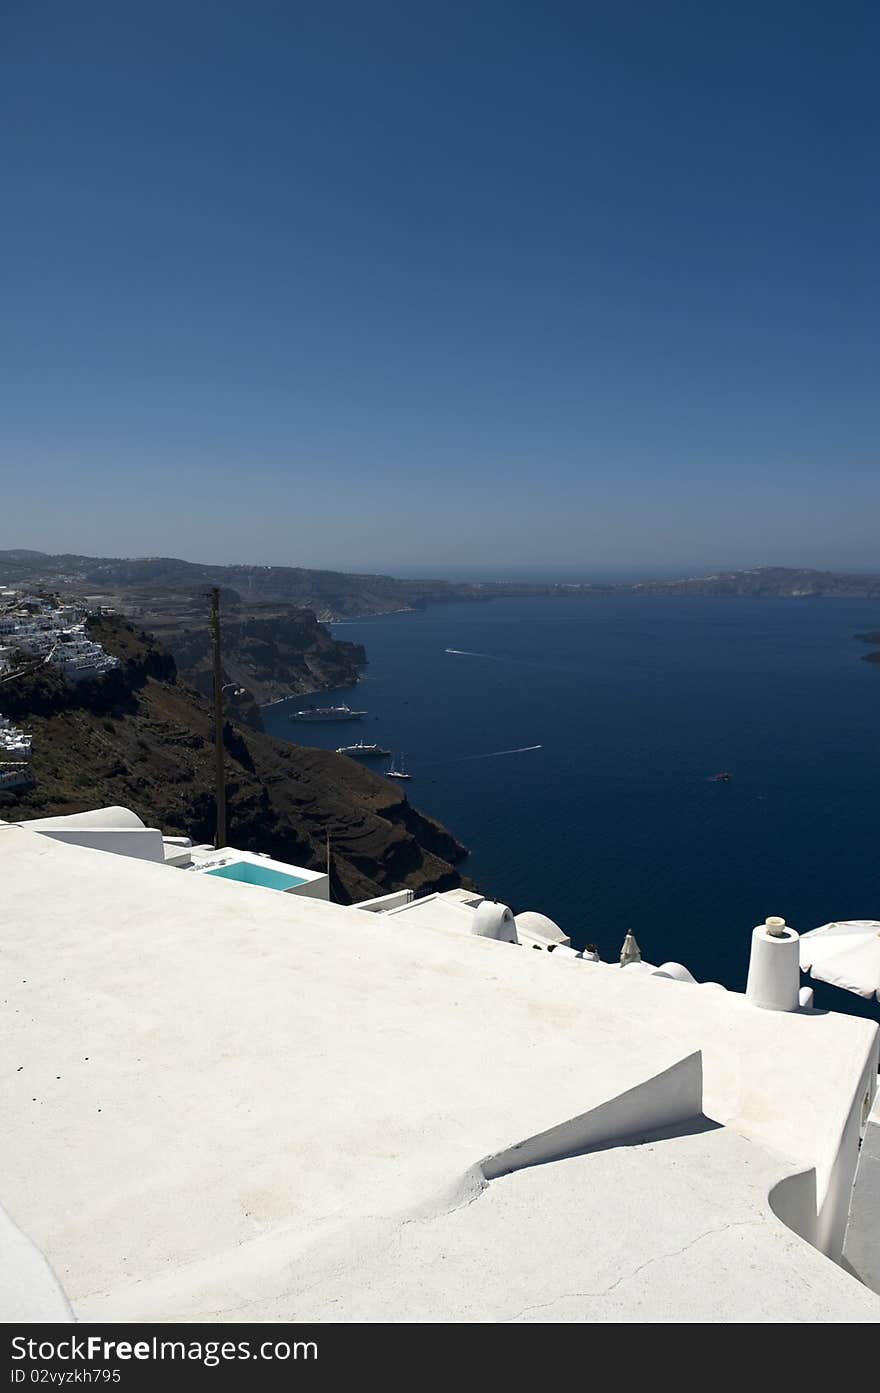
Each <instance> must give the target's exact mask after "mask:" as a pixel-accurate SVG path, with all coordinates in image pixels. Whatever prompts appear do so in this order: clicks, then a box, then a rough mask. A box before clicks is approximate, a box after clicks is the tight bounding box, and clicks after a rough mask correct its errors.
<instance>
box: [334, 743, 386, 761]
mask: <svg viewBox="0 0 880 1393" xmlns="http://www.w3.org/2000/svg"><path fill="white" fill-rule="evenodd" d="M336 753H337V754H338V755H353V756H355V757H357V756H358V755H362V756H364V758H370V757H372V756H374V755H378V756H382V755H390V753H391V751H390V750H384V749H383V748H382V746H381V745H375V744H374V745H367V744H366V743H365V741H363V740H358V741H357V742H356V743H355V744H354V745H340V746H339V747H338V749H337V751H336Z"/></svg>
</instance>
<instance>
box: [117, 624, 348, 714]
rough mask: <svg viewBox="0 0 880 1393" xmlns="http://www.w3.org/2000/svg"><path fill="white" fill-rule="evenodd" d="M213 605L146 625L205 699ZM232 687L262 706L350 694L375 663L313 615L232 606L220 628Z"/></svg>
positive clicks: (210, 681) (208, 691) (209, 678)
mask: <svg viewBox="0 0 880 1393" xmlns="http://www.w3.org/2000/svg"><path fill="white" fill-rule="evenodd" d="M205 609H206V606H205V602H204V599H202V600H201V604H200V605H199V607H198V609H190V610H188V611H186V612H182V613H181V612H180V611H178V612H173V611H172V612H165V613H163V612H162V611H161V610H158V609H156V610H154V611H153V612H152V613H149V614H146V615H145V616H144V622H145V624H146V626H147V627H148V628H149V630H150V632H151V633H154V634H155V635H156V637H157V638H158V639H159V641H160V642H161V643H162V645H163V647H165V648H167V649H168V650H169V652H170V653H171V654H172V656H173V657H174V660H175V662H176V663H177V666H178V669H179V671H180V672H181V673H182V675H183V676H184V677H185V678H186V679H187V681H189V682H191V683H192V685H193V686H194V687H196V688H197V690H198V691H200V692H202V693H203V694H204V695H205V696H210V695H211V693H212V692H213V677H212V666H211V632H210V628H209V626H208V623H207V616H206V613H205ZM220 637H221V652H222V655H223V676H224V681H225V682H228V683H231V684H232V685H234V686H236V687H243V688H245V689H246V690H247V691H248V692H250V694H251V696H252V697H253V698H254V700H255V701H256V702H257V703H258V704H259V705H261V706H262V705H265V704H266V703H267V702H269V701H276V700H277V699H278V698H280V697H286V696H296V695H299V694H300V693H304V692H319V691H325V690H326V689H328V688H330V687H350V686H353V684H354V683H355V682H357V680H358V675H359V671H360V669H361V667H363V665H364V664H365V663H366V661H367V655H366V652H365V651H364V648H363V645H362V644H359V643H347V642H345V641H344V640H340V639H335V638H333V637H332V636H331V634H330V633H328V631H327V629H326V628H325V627H324V625H323V624H319V623H318V620H317V618H316V616H315V614H314V613H313V611H311V610H307V609H297V608H295V607H294V606H293V605H258V606H245V605H242V604H241V603H240V602H239V601H237V599H236V600H227V602H226V603H225V604H224V605H223V607H222V621H221V625H220Z"/></svg>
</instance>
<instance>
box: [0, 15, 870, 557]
mask: <svg viewBox="0 0 880 1393" xmlns="http://www.w3.org/2000/svg"><path fill="white" fill-rule="evenodd" d="M877 13H878V12H877V10H876V7H873V6H871V5H868V4H864V5H863V4H858V3H847V2H846V0H844V3H839V4H832V3H824V4H810V3H799V4H786V3H766V2H765V3H762V4H751V3H748V2H746V3H738V4H736V5H713V4H708V5H707V4H704V3H675V0H669V3H666V0H651V3H639V2H638V0H614V2H613V3H596V4H592V3H589V0H582V3H580V4H571V5H570V4H566V3H559V2H558V0H545V2H544V3H541V4H538V3H530V4H518V3H516V0H505V3H501V4H496V3H495V2H494V0H484V2H483V3H481V2H480V0H474V2H473V3H470V4H456V3H451V4H450V3H443V4H440V3H434V4H421V3H419V0H409V3H393V4H392V3H381V2H380V3H371V0H360V2H359V3H337V0H321V2H320V3H312V0H303V2H302V3H295V0H288V2H287V3H282V2H281V0H278V3H270V2H269V0H250V2H249V3H248V4H246V5H243V4H240V3H235V4H232V3H227V2H226V0H212V3H210V4H209V3H207V0H203V2H202V3H200V4H193V3H190V2H189V0H175V2H174V3H173V4H172V3H166V0H151V3H150V4H149V5H145V4H143V3H141V0H138V3H137V4H134V3H129V0H108V2H107V3H95V0H79V3H78V4H76V5H71V4H69V3H67V0H64V3H59V0H46V3H44V4H42V5H40V6H35V5H29V4H26V3H24V0H6V3H5V5H4V6H3V8H2V11H0V128H2V130H3V131H4V133H5V134H4V138H3V144H2V162H3V180H2V187H3V191H4V205H5V207H4V213H3V217H2V220H0V248H2V261H0V265H2V278H3V286H2V304H3V314H2V320H0V322H2V336H0V383H2V387H0V391H2V398H3V404H2V413H0V451H2V453H0V469H2V475H3V494H2V499H3V502H2V505H0V546H32V547H38V548H43V549H46V550H52V551H55V550H73V551H85V552H92V553H101V554H106V553H111V554H125V555H128V554H166V555H168V554H171V555H183V556H187V557H190V558H193V559H201V560H215V561H252V562H265V563H278V564H294V565H295V564H302V565H325V566H330V567H339V568H343V569H344V568H358V569H376V570H386V571H392V572H393V571H399V572H404V571H407V570H409V571H415V570H433V571H435V572H437V573H438V574H439V573H442V572H443V571H444V570H449V571H452V570H453V569H454V570H455V571H456V572H457V573H460V572H461V571H467V570H468V569H473V570H474V571H475V572H476V571H477V569H479V570H480V571H485V570H487V569H492V568H493V567H497V568H498V569H503V570H505V571H506V572H511V571H513V570H516V569H522V570H524V571H525V570H528V569H530V568H534V569H536V570H539V571H543V572H546V573H552V572H553V571H554V570H556V569H558V570H560V571H562V570H563V569H564V570H566V571H570V570H571V569H572V568H574V569H576V570H583V571H584V572H585V573H590V572H600V573H601V572H611V571H614V570H618V569H619V570H623V571H627V572H630V573H633V572H636V573H638V572H644V573H650V572H659V571H661V570H662V571H664V572H665V571H669V570H678V569H692V568H700V567H704V566H706V567H714V566H716V565H739V564H743V565H751V564H762V563H766V564H817V565H831V566H846V565H849V566H852V567H853V569H866V568H871V567H875V568H876V569H880V558H877V557H876V551H875V544H874V538H875V534H876V516H877V507H878V503H880V468H878V458H877V454H878V445H877V442H878V426H880V419H878V418H880V408H878V401H880V394H878V389H877V369H878V323H880V314H878V310H880V304H878V301H880V289H878V287H880V280H878V264H877V248H878V246H880V216H878V215H880V192H878V190H880V180H878V125H880V122H878V97H877V94H876V69H877V61H878V39H880V22H878V19H877Z"/></svg>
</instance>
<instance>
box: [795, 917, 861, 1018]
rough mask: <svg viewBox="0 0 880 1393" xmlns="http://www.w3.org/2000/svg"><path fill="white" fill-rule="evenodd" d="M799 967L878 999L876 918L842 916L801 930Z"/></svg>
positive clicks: (833, 983) (857, 992) (811, 973)
mask: <svg viewBox="0 0 880 1393" xmlns="http://www.w3.org/2000/svg"><path fill="white" fill-rule="evenodd" d="M800 955H801V971H802V972H809V974H810V976H811V977H815V978H817V979H818V980H819V981H820V982H828V983H830V985H831V986H832V987H843V989H844V991H847V992H855V993H856V995H857V996H864V997H868V998H870V997H872V996H876V998H877V1000H878V1001H880V920H877V919H846V920H839V921H836V922H835V923H833V924H823V925H822V927H821V928H819V929H812V930H811V931H810V932H809V933H805V934H801V942H800Z"/></svg>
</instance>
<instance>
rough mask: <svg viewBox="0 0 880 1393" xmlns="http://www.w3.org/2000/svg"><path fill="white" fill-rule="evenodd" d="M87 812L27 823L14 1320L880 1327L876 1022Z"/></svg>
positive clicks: (483, 906)
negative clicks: (285, 878) (213, 865)
mask: <svg viewBox="0 0 880 1393" xmlns="http://www.w3.org/2000/svg"><path fill="white" fill-rule="evenodd" d="M122 814H124V810H122ZM132 816H133V815H131V814H128V818H129V819H130V818H132ZM86 817H87V818H88V817H91V818H92V819H95V820H94V821H92V822H89V821H85V822H83V823H81V824H80V825H79V833H78V837H76V836H70V835H68V836H66V837H65V836H61V835H59V834H60V833H63V832H64V831H65V829H64V828H63V827H62V826H61V825H59V824H58V823H55V824H54V825H50V826H45V825H44V826H43V827H42V828H39V827H36V828H35V827H34V826H31V827H26V826H12V825H9V826H0V879H2V885H3V892H4V913H3V915H2V916H0V938H2V944H0V946H2V951H3V955H4V959H5V961H6V963H7V964H8V970H7V981H8V990H6V995H7V997H8V1018H7V1019H8V1024H7V1027H6V1029H5V1031H4V1033H3V1037H2V1043H0V1053H2V1066H3V1067H2V1069H0V1079H2V1089H3V1097H2V1101H0V1107H2V1113H3V1117H4V1148H3V1155H2V1158H0V1204H2V1206H3V1207H4V1208H5V1210H6V1212H7V1215H8V1218H9V1221H10V1222H9V1223H7V1224H6V1225H5V1226H3V1225H0V1247H2V1248H4V1249H5V1254H6V1274H7V1275H6V1278H5V1283H4V1282H3V1279H0V1301H5V1310H6V1312H9V1311H12V1312H13V1313H14V1315H15V1318H16V1319H33V1320H41V1319H47V1318H49V1317H50V1316H51V1317H53V1318H54V1317H57V1315H58V1313H59V1303H60V1305H61V1306H63V1303H64V1301H65V1300H66V1301H67V1302H69V1304H70V1307H71V1310H72V1312H73V1314H74V1315H75V1316H76V1317H77V1318H78V1319H80V1320H87V1321H97V1322H101V1323H106V1322H112V1321H124V1320H138V1321H150V1320H154V1321H164V1320H175V1321H199V1320H223V1321H236V1320H241V1321H251V1320H253V1321H289V1320H297V1321H309V1320H318V1321H340V1320H341V1321H352V1322H360V1321H381V1322H398V1321H407V1322H410V1321H412V1322H422V1321H426V1322H427V1321H431V1322H436V1321H439V1322H445V1321H492V1322H494V1321H499V1322H500V1321H504V1322H514V1323H516V1322H519V1323H524V1322H558V1321H585V1322H603V1321H624V1322H632V1321H680V1322H688V1323H692V1322H701V1321H708V1322H752V1321H756V1322H776V1321H788V1322H802V1323H803V1322H808V1321H825V1322H839V1321H845V1322H876V1321H877V1320H878V1318H880V1296H878V1295H877V1294H876V1292H875V1291H873V1290H871V1289H870V1288H869V1286H867V1285H865V1284H864V1283H863V1282H860V1281H859V1280H858V1279H857V1277H856V1276H855V1275H853V1271H852V1270H847V1267H846V1266H845V1265H842V1264H843V1259H844V1251H845V1250H846V1253H847V1255H849V1254H850V1253H853V1254H855V1253H857V1252H860V1251H865V1250H867V1251H874V1252H876V1247H877V1236H878V1222H880V1213H878V1208H880V1206H878V1205H877V1204H876V1203H873V1202H871V1199H870V1187H867V1188H866V1186H865V1185H863V1184H861V1171H859V1176H858V1177H857V1178H856V1181H855V1192H854V1187H853V1182H854V1177H856V1168H857V1163H858V1158H859V1143H860V1138H861V1137H862V1135H865V1137H866V1142H865V1148H864V1149H865V1153H866V1154H868V1155H873V1154H874V1153H873V1150H872V1146H873V1142H872V1139H873V1140H876V1133H875V1132H874V1131H873V1130H872V1129H873V1128H875V1127H877V1126H880V1118H878V1120H877V1122H876V1123H874V1122H872V1121H870V1120H869V1118H870V1113H871V1107H872V1102H873V1099H874V1094H875V1090H876V1081H877V1067H878V1056H877V1049H878V1043H877V1037H878V1031H877V1027H876V1026H875V1025H873V1024H872V1023H871V1022H869V1021H867V1020H863V1019H859V1018H856V1017H850V1016H841V1015H837V1014H834V1013H821V1012H813V1011H810V1010H804V1009H802V1008H800V1007H798V1006H797V1005H795V1007H794V1009H791V1010H778V1009H773V1010H771V1009H762V1008H761V1007H759V1006H757V1005H755V1004H754V1001H752V1000H749V999H747V998H746V997H745V996H743V995H740V994H738V993H735V992H727V991H724V990H720V989H719V988H717V987H714V986H711V985H707V986H699V985H697V984H695V983H693V982H692V981H677V980H675V978H674V974H672V973H667V974H666V975H662V976H661V975H656V973H657V970H655V969H651V968H650V967H649V966H648V965H646V964H642V963H639V962H638V961H634V962H633V964H632V965H631V966H629V967H626V968H624V969H621V968H620V967H619V966H617V965H613V966H612V965H609V964H605V963H600V962H588V961H585V960H583V959H582V958H580V957H578V956H577V955H572V954H571V952H570V945H569V944H566V943H565V942H564V941H563V940H564V939H565V935H564V933H562V932H561V931H559V930H557V929H556V926H554V925H550V928H549V929H548V927H547V923H546V922H544V923H541V922H536V919H535V918H531V917H530V916H528V915H526V916H517V917H516V918H514V916H512V915H511V914H510V911H509V910H506V908H505V907H504V906H503V905H495V904H494V903H493V902H491V901H487V900H484V899H482V897H479V896H473V895H468V894H467V893H464V894H462V892H455V893H454V894H453V895H452V896H435V897H427V898H426V899H425V900H415V901H413V900H409V899H408V896H407V893H406V892H401V893H399V894H397V895H393V896H383V897H382V901H384V903H382V901H374V902H372V903H371V904H369V905H365V906H361V907H352V908H344V907H341V906H338V905H334V904H330V903H326V902H324V901H322V900H320V899H315V898H303V897H302V896H299V895H295V894H266V892H265V888H263V887H262V886H249V885H247V884H234V885H230V884H229V883H228V882H226V881H224V880H223V878H218V877H216V876H212V875H211V874H204V873H188V874H185V875H181V874H178V873H176V871H174V870H173V869H172V867H169V866H168V865H165V864H160V860H161V861H165V860H166V852H170V845H176V844H169V841H168V839H166V840H165V841H163V839H162V836H161V833H160V832H158V831H157V830H156V829H152V830H153V833H154V836H153V837H152V842H153V856H152V857H151V858H150V859H143V858H142V857H141V855H140V852H138V851H136V850H135V851H134V854H130V853H131V852H132V851H133V850H134V849H135V848H137V847H138V846H142V845H145V843H146V840H150V839H145V838H144V835H143V834H144V833H146V832H150V831H151V829H146V828H144V827H143V825H142V824H140V822H139V819H138V820H136V823H137V825H135V822H128V823H127V822H126V817H125V816H124V815H121V814H120V813H119V812H117V814H116V816H115V818H114V817H110V816H109V814H108V812H107V810H101V811H100V812H97V813H95V814H92V815H86ZM108 819H109V821H111V822H113V821H115V822H116V823H117V824H119V825H117V826H116V827H115V828H114V827H107V826H106V824H107V822H108ZM102 820H103V823H104V824H105V825H104V826H103V827H102V826H101V825H100V824H101V822H102ZM90 827H91V831H92V836H93V843H92V846H87V845H85V844H83V840H84V838H85V839H86V840H87V836H86V834H87V833H88V831H89V828H90ZM112 831H115V832H116V833H117V837H116V842H117V845H116V846H115V848H114V849H115V850H116V851H120V850H127V852H128V853H129V854H124V855H118V854H117V855H108V854H106V850H104V851H100V850H96V849H94V848H95V847H97V846H98V845H99V844H100V841H101V835H103V836H104V837H105V838H106V837H107V835H108V834H109V833H110V832H112ZM67 832H68V833H71V832H74V833H76V826H74V827H73V828H71V827H68V828H67ZM47 833H48V835H47ZM99 834H100V835H99ZM126 835H128V837H129V841H128V846H127V847H125V846H124V843H125V837H126ZM157 837H158V839H159V843H158V847H157V844H156V842H155V838H157ZM77 842H79V844H77ZM159 847H161V852H160V853H159V854H156V853H157V851H158V848H159ZM187 850H189V851H190V852H192V851H193V850H198V849H197V848H196V849H193V848H189V849H188V848H186V847H180V846H178V852H180V851H183V852H186V851H187ZM225 850H227V849H224V851H225ZM172 864H173V863H172ZM540 918H541V916H537V919H538V920H540ZM523 920H525V922H524V923H522V922H521V921H523ZM519 929H521V930H522V934H523V944H525V943H526V942H528V943H529V944H530V945H531V946H529V947H525V946H523V944H521V943H519V937H520V934H519V931H518V930H519ZM763 932H764V931H763V930H761V933H763ZM788 932H789V933H791V932H792V931H790V930H789V931H788ZM750 933H751V926H750V925H744V926H743V953H744V955H746V954H747V953H748V952H749V944H750ZM557 935H558V936H557ZM759 936H760V935H759ZM535 947H537V948H538V949H539V950H540V951H533V949H534V948H535ZM551 947H552V952H551V951H549V950H550V948H551ZM566 950H569V951H566ZM771 951H774V950H771ZM783 955H784V956H786V961H788V957H787V949H784V950H783ZM786 970H787V969H786ZM771 976H772V974H771ZM768 981H769V978H768V979H766V980H765V981H764V982H763V985H762V990H764V989H765V988H766V987H767V982H768ZM785 985H786V990H787V989H788V987H789V986H790V983H786V984H785ZM795 999H797V983H795ZM854 1193H855V1194H856V1196H857V1197H858V1203H856V1202H855V1201H854V1200H853V1195H854ZM851 1214H852V1216H855V1218H856V1221H857V1222H856V1230H857V1232H853V1220H852V1218H851V1217H850V1216H851ZM848 1221H849V1227H848ZM856 1239H858V1242H857V1241H856ZM860 1244H861V1247H860V1246H859V1245H860ZM847 1261H848V1262H850V1266H851V1267H853V1268H854V1269H855V1270H856V1271H861V1270H862V1269H860V1268H859V1267H858V1266H857V1264H856V1263H855V1262H854V1261H851V1260H850V1259H849V1257H847ZM2 1266H3V1264H2V1263H0V1269H2ZM52 1272H54V1273H55V1275H56V1277H57V1279H58V1282H59V1283H60V1285H61V1288H63V1295H62V1293H61V1292H59V1290H58V1288H57V1287H56V1286H55V1285H54V1284H53V1279H52V1277H51V1273H52ZM863 1275H865V1274H864V1273H863ZM3 1314H4V1312H3V1310H0V1318H2V1316H3ZM6 1318H7V1319H8V1318H11V1317H10V1316H9V1315H8V1314H7V1316H6Z"/></svg>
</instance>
